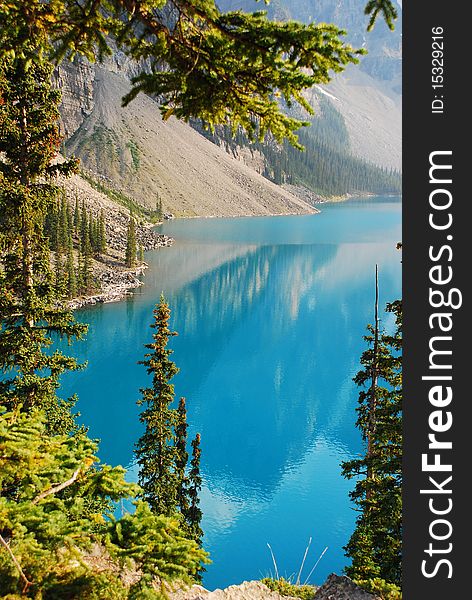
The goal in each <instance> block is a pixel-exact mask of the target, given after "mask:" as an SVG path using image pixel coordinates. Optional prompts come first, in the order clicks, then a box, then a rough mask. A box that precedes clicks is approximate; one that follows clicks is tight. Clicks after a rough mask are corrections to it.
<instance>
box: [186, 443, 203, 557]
mask: <svg viewBox="0 0 472 600" xmlns="http://www.w3.org/2000/svg"><path fill="white" fill-rule="evenodd" d="M200 442H201V437H200V434H199V433H197V435H196V436H195V438H194V439H193V440H192V460H191V461H190V467H191V468H190V472H189V474H188V484H187V495H188V510H187V513H186V514H185V515H184V516H185V520H186V524H187V528H188V531H189V533H190V537H191V538H192V539H193V540H195V541H196V542H197V543H198V545H199V546H201V545H202V538H203V531H202V528H201V525H200V524H201V521H202V511H201V509H200V490H201V489H202V476H201V473H200V459H201V453H202V451H201V448H200Z"/></svg>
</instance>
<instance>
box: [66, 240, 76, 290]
mask: <svg viewBox="0 0 472 600" xmlns="http://www.w3.org/2000/svg"><path fill="white" fill-rule="evenodd" d="M66 278H67V295H68V297H69V299H70V300H71V299H72V298H75V296H76V294H77V276H76V272H75V264H74V245H73V242H72V235H71V234H69V240H68V243H67V262H66Z"/></svg>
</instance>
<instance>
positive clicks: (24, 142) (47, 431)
mask: <svg viewBox="0 0 472 600" xmlns="http://www.w3.org/2000/svg"><path fill="white" fill-rule="evenodd" d="M51 73H52V69H51V67H50V66H49V65H47V64H46V63H44V62H42V57H41V54H40V53H37V55H36V59H35V60H32V61H24V60H23V59H22V58H21V57H20V58H18V59H15V58H12V59H11V60H9V61H7V62H3V63H1V64H0V154H1V156H2V159H1V161H0V248H1V253H0V371H1V372H2V375H3V377H2V379H1V381H0V445H1V448H2V451H1V453H0V515H1V524H0V589H1V591H2V594H4V595H5V597H9V598H10V597H11V598H19V597H25V598H26V597H27V598H40V597H41V598H43V597H44V598H46V597H48V598H49V597H50V598H53V597H54V598H70V599H71V600H72V599H77V600H78V599H79V598H103V599H104V600H118V599H120V598H123V599H124V598H130V599H131V598H133V597H142V598H144V597H146V598H155V599H156V600H157V599H158V598H161V594H160V591H156V590H154V589H153V587H152V586H151V585H150V584H151V583H152V582H153V581H154V580H155V579H156V578H157V579H158V580H159V581H160V582H161V583H162V582H172V581H176V580H186V581H190V578H191V576H192V575H195V574H196V573H197V571H198V569H199V565H200V563H201V561H202V560H203V561H204V560H205V553H204V552H202V551H201V550H199V549H198V548H197V546H196V544H195V543H194V542H192V541H189V540H188V539H186V538H185V537H184V536H183V534H182V532H181V531H180V530H179V529H178V527H177V525H176V522H175V520H168V519H165V518H159V517H156V516H155V515H153V514H151V513H150V511H149V508H148V507H147V506H145V505H143V504H142V503H138V505H137V507H136V512H135V514H134V515H128V516H127V517H125V518H124V519H123V520H119V521H116V520H115V519H114V518H113V516H112V514H110V513H111V511H113V508H114V507H113V505H112V502H113V501H115V502H116V501H119V500H120V499H122V498H125V497H129V496H130V494H131V495H132V494H135V493H136V491H137V489H136V487H135V486H133V485H130V484H127V483H126V482H125V481H124V478H123V474H124V473H123V469H122V468H121V467H117V468H112V467H108V466H107V465H99V464H98V460H97V459H96V457H95V451H96V444H95V442H93V441H91V440H90V439H89V438H88V437H87V435H86V433H85V431H84V430H83V429H82V428H79V427H77V426H76V425H75V422H74V418H73V415H72V414H71V413H70V409H71V405H72V400H71V401H66V402H64V401H62V400H60V399H59V398H58V397H57V395H56V392H57V388H58V386H59V377H60V375H61V374H62V373H63V372H64V371H66V370H70V369H75V368H77V364H76V362H75V361H74V360H73V359H71V358H69V357H67V356H64V355H63V354H62V353H61V352H60V351H59V350H58V349H56V350H55V351H54V352H51V350H52V348H51V346H52V345H53V343H54V342H55V341H56V340H57V338H58V337H64V336H65V337H69V338H72V337H80V336H81V335H82V334H83V333H84V331H85V326H82V325H78V324H76V323H75V321H74V319H73V316H72V315H71V314H70V313H68V312H67V311H63V310H62V309H61V308H60V306H59V305H58V304H59V303H58V302H57V298H56V296H55V292H54V279H53V277H52V274H51V272H50V264H49V263H50V261H49V248H48V239H47V238H46V236H45V235H44V231H43V227H44V220H45V216H46V214H47V213H48V211H49V210H50V209H51V206H53V205H54V204H57V196H58V188H57V187H56V185H55V183H54V179H53V177H54V175H56V174H57V173H58V172H60V173H63V174H65V175H67V174H68V173H69V172H71V171H72V170H73V169H74V168H75V164H74V163H73V162H72V163H63V164H62V165H53V164H52V161H53V159H54V157H55V154H56V152H57V146H58V143H59V141H60V137H59V134H58V127H57V120H58V112H57V103H58V100H59V95H58V93H57V92H54V91H52V90H51V87H50V77H51ZM56 213H57V211H56ZM69 241H70V240H69ZM98 507H99V508H100V509H99V510H98ZM92 543H95V544H99V545H101V547H102V549H103V551H104V552H105V546H106V552H107V554H108V555H109V557H110V560H111V561H113V562H114V563H115V566H113V567H111V568H110V569H108V570H105V571H102V572H99V571H97V570H96V569H95V570H94V569H92V568H90V567H87V565H86V561H85V559H84V553H86V552H87V550H88V549H90V546H91V544H92ZM130 558H131V559H132V560H133V561H134V563H135V565H136V568H137V570H138V572H139V574H140V575H139V580H138V581H137V582H136V584H134V589H131V590H127V589H126V588H125V586H124V585H123V582H122V581H121V580H120V579H119V577H118V576H117V574H116V573H117V572H118V571H119V569H120V567H122V566H123V565H124V564H125V562H126V561H127V560H129V559H130Z"/></svg>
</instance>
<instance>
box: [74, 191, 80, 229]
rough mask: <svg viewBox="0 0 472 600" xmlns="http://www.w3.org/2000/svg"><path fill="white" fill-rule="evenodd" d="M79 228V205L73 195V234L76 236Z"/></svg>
mask: <svg viewBox="0 0 472 600" xmlns="http://www.w3.org/2000/svg"><path fill="white" fill-rule="evenodd" d="M79 228H80V205H79V196H78V195H77V193H76V195H75V205H74V233H75V235H76V236H78V235H79Z"/></svg>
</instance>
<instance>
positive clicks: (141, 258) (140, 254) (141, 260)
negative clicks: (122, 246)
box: [138, 244, 144, 264]
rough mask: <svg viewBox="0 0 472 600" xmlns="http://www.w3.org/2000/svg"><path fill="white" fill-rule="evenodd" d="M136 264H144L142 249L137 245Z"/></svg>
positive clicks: (141, 246)
mask: <svg viewBox="0 0 472 600" xmlns="http://www.w3.org/2000/svg"><path fill="white" fill-rule="evenodd" d="M138 262H139V263H140V264H143V262H144V247H143V245H142V244H139V246H138Z"/></svg>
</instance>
